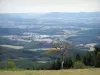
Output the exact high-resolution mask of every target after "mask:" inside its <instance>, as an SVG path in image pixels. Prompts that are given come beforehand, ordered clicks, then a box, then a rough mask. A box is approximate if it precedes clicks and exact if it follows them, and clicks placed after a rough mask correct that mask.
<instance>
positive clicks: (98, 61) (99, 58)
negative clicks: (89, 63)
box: [95, 52, 100, 67]
mask: <svg viewBox="0 0 100 75" xmlns="http://www.w3.org/2000/svg"><path fill="white" fill-rule="evenodd" d="M95 66H96V67H100V52H98V53H97V55H96V64H95Z"/></svg>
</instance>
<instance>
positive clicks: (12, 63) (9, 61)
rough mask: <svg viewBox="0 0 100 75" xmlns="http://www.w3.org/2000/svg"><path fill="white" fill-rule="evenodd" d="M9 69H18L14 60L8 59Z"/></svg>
mask: <svg viewBox="0 0 100 75" xmlns="http://www.w3.org/2000/svg"><path fill="white" fill-rule="evenodd" d="M7 69H9V70H15V69H16V66H15V64H14V62H13V61H11V60H8V62H7Z"/></svg>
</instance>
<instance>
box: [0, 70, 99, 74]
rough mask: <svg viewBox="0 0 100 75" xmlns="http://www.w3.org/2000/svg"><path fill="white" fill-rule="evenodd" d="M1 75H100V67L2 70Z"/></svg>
mask: <svg viewBox="0 0 100 75" xmlns="http://www.w3.org/2000/svg"><path fill="white" fill-rule="evenodd" d="M0 75H100V69H70V70H29V71H28V70H27V71H26V70H25V71H0Z"/></svg>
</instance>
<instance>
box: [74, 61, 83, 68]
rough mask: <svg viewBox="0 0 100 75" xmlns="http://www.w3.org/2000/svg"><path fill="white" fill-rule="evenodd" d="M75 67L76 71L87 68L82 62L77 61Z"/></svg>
mask: <svg viewBox="0 0 100 75" xmlns="http://www.w3.org/2000/svg"><path fill="white" fill-rule="evenodd" d="M73 67H74V68H75V69H83V68H85V65H84V63H83V62H82V61H76V62H75V63H74V65H73Z"/></svg>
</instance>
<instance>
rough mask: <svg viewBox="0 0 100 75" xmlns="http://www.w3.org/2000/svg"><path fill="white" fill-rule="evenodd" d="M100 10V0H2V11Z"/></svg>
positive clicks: (0, 5)
mask: <svg viewBox="0 0 100 75" xmlns="http://www.w3.org/2000/svg"><path fill="white" fill-rule="evenodd" d="M49 12H76V13H77V12H100V0H70V1H69V0H0V13H49Z"/></svg>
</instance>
